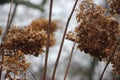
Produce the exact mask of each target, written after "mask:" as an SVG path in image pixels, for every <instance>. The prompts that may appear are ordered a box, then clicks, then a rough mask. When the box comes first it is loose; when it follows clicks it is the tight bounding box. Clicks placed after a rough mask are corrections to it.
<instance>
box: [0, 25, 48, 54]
mask: <svg viewBox="0 0 120 80" xmlns="http://www.w3.org/2000/svg"><path fill="white" fill-rule="evenodd" d="M46 39H47V35H46V32H45V31H35V30H32V29H31V28H29V27H25V28H22V29H21V28H18V27H15V26H14V27H12V28H11V29H10V30H9V32H8V34H7V35H6V37H5V40H4V41H3V42H2V44H1V47H2V49H4V51H5V53H8V54H10V53H12V52H16V51H18V50H20V51H22V52H23V53H24V54H32V55H34V56H38V55H39V54H41V53H42V52H43V51H44V50H43V47H45V45H46Z"/></svg>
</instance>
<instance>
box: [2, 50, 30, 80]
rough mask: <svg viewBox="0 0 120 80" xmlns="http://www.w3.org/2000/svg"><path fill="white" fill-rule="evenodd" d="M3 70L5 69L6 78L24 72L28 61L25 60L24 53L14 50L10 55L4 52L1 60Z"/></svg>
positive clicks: (27, 66)
mask: <svg viewBox="0 0 120 80" xmlns="http://www.w3.org/2000/svg"><path fill="white" fill-rule="evenodd" d="M2 63H3V64H2V66H3V70H4V71H6V72H7V73H6V75H5V76H6V78H9V79H11V78H12V76H11V75H10V74H14V75H20V74H23V73H25V72H26V70H27V69H28V68H29V65H30V63H28V62H26V60H25V56H24V53H22V52H21V51H16V52H14V53H12V54H10V55H8V54H5V55H4V56H3V61H2Z"/></svg>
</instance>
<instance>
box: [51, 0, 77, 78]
mask: <svg viewBox="0 0 120 80" xmlns="http://www.w3.org/2000/svg"><path fill="white" fill-rule="evenodd" d="M77 2H78V0H76V1H75V4H74V6H73V9H72V11H71V13H70V16H69V17H68V20H67V23H66V27H65V31H64V34H63V37H62V42H61V45H60V49H59V53H58V56H57V60H56V62H55V66H54V70H53V75H52V80H54V77H55V74H56V69H57V66H58V63H59V59H60V56H61V51H62V47H63V44H64V39H65V35H66V32H67V29H68V25H69V22H70V20H71V17H72V15H73V12H74V10H75V7H76V4H77Z"/></svg>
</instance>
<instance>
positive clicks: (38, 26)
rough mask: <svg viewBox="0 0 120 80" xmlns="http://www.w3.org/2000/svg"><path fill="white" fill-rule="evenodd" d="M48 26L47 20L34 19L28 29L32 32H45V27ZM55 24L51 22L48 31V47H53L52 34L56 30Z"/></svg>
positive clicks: (53, 38)
mask: <svg viewBox="0 0 120 80" xmlns="http://www.w3.org/2000/svg"><path fill="white" fill-rule="evenodd" d="M48 25H49V20H47V19H43V18H42V19H36V20H33V21H32V22H31V24H30V25H29V27H30V28H31V29H33V30H39V31H41V30H45V31H46V32H47V27H48ZM57 28H58V27H57V24H56V22H55V21H51V29H50V31H51V32H50V43H49V45H50V46H53V45H55V42H56V40H55V37H54V32H55V31H56V30H57Z"/></svg>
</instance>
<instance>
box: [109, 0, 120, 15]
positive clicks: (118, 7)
mask: <svg viewBox="0 0 120 80" xmlns="http://www.w3.org/2000/svg"><path fill="white" fill-rule="evenodd" d="M107 2H108V6H109V10H110V13H111V14H119V15H120V0H107Z"/></svg>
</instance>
